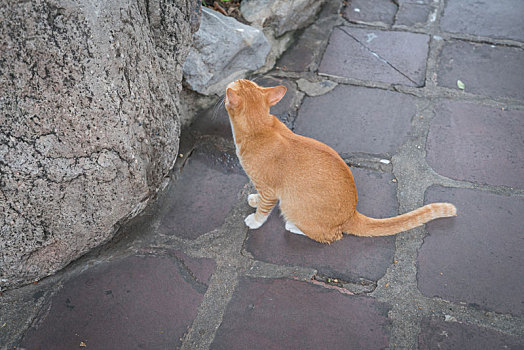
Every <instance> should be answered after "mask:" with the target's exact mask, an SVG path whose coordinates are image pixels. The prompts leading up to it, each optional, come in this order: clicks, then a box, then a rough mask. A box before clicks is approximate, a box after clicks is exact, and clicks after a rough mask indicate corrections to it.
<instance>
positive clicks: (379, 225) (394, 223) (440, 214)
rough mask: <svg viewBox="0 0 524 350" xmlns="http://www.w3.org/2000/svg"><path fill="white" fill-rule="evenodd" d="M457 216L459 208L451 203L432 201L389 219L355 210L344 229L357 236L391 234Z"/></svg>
mask: <svg viewBox="0 0 524 350" xmlns="http://www.w3.org/2000/svg"><path fill="white" fill-rule="evenodd" d="M450 216H457V208H455V206H454V205H453V204H450V203H432V204H428V205H425V206H423V207H421V208H418V209H415V210H413V211H410V212H409V213H405V214H402V215H399V216H395V217H392V218H388V219H373V218H370V217H367V216H365V215H362V214H360V213H359V212H357V211H355V215H353V217H352V218H351V219H350V220H349V221H348V222H347V224H346V225H345V226H344V228H343V231H344V232H346V233H349V234H352V235H356V236H367V237H372V236H390V235H394V234H396V233H399V232H402V231H407V230H410V229H412V228H415V227H418V226H421V225H423V224H425V223H426V222H428V221H431V220H433V219H438V218H445V217H450Z"/></svg>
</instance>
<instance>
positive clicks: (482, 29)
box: [0, 0, 524, 349]
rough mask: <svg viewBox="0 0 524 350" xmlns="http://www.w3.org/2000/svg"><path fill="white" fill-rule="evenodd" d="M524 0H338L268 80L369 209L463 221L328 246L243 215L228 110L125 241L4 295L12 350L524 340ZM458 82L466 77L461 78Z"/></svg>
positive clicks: (123, 235) (2, 316) (0, 340)
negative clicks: (442, 208)
mask: <svg viewBox="0 0 524 350" xmlns="http://www.w3.org/2000/svg"><path fill="white" fill-rule="evenodd" d="M523 17H524V3H523V2H521V1H512V0H501V1H496V2H493V1H487V0H484V1H473V0H471V1H470V0H448V1H443V0H440V1H439V0H434V1H430V0H422V1H414V0H413V1H410V0H400V1H396V2H392V1H389V0H380V1H376V2H373V6H371V5H370V2H369V1H364V0H353V1H352V2H349V3H346V4H343V3H341V2H338V1H328V2H327V3H326V4H325V5H324V7H323V9H322V12H321V13H320V15H319V18H318V19H317V20H316V22H315V23H313V24H312V25H311V26H309V27H308V28H306V29H305V30H303V31H301V32H300V33H299V34H298V36H297V40H296V41H295V43H294V44H293V46H292V47H291V48H290V49H289V50H288V51H286V52H285V53H284V55H283V56H282V57H281V59H280V60H279V61H278V62H277V66H278V67H277V68H276V69H274V70H273V71H271V72H269V73H268V74H266V75H265V76H263V77H257V82H258V83H259V84H261V85H266V86H270V85H276V84H284V85H286V86H287V87H288V94H287V96H286V98H285V99H284V100H283V101H282V102H281V103H280V104H278V105H276V106H275V107H274V109H273V110H272V112H273V113H274V114H275V115H277V116H278V117H279V118H280V119H281V120H283V121H284V122H285V123H286V124H287V125H288V126H289V127H290V128H292V129H293V130H294V131H295V132H297V133H300V134H303V135H307V136H312V137H315V138H317V139H319V140H321V141H323V142H325V143H327V144H329V145H330V146H332V147H333V148H334V149H335V150H336V151H337V152H339V153H340V154H341V156H342V157H343V158H344V160H345V161H346V163H347V164H348V165H349V166H350V167H351V168H352V171H353V173H354V176H355V179H356V183H357V189H358V190H359V200H360V201H359V204H358V208H359V210H360V211H361V212H363V213H364V214H367V215H369V216H374V217H387V216H393V215H397V214H399V213H403V212H406V211H409V210H412V209H414V208H416V207H419V206H421V205H423V204H425V203H430V202H435V201H449V202H452V203H454V204H455V205H456V206H457V208H458V213H459V216H458V217H456V218H452V219H445V220H438V221H434V222H431V223H429V224H427V225H426V226H424V227H421V228H417V229H413V230H410V231H408V232H405V233H401V234H399V235H397V236H395V237H387V238H384V237H377V238H359V237H354V236H345V237H344V238H343V239H342V240H341V241H338V242H336V243H334V244H332V245H322V244H319V243H316V242H314V241H312V240H309V239H308V238H306V237H302V236H297V235H294V234H291V233H289V232H287V231H285V229H284V224H283V221H282V220H281V218H280V217H279V213H278V211H277V210H275V211H274V212H273V213H272V215H271V217H270V219H269V220H268V222H267V223H266V224H265V225H264V226H262V227H261V228H260V229H258V230H248V229H247V227H245V225H244V222H243V218H244V217H245V216H246V215H248V214H249V213H250V212H252V209H251V208H250V207H249V206H248V205H247V201H246V199H247V195H248V194H249V193H252V192H253V187H252V186H251V185H250V184H249V181H248V178H247V177H246V176H245V174H244V173H243V171H242V169H241V168H240V166H239V163H238V161H237V159H236V156H235V151H234V145H233V143H232V138H231V131H230V126H229V122H228V120H227V115H226V113H225V110H224V108H223V107H222V106H221V105H220V102H221V101H218V102H217V105H216V106H215V107H214V108H212V109H210V110H208V111H204V112H202V113H201V114H200V115H199V116H198V117H197V119H196V120H195V121H194V122H193V124H192V125H191V127H190V128H189V129H188V130H185V131H184V132H183V134H182V138H181V147H180V156H179V160H178V161H177V163H176V165H175V169H174V170H173V172H172V175H171V179H170V181H169V182H166V184H167V185H166V187H165V188H164V190H163V191H162V193H160V194H159V198H158V200H156V201H155V202H154V203H150V205H149V206H148V208H147V209H146V211H145V212H144V213H143V214H141V215H140V216H139V217H137V218H136V219H135V220H133V221H132V222H130V223H128V224H126V225H124V226H123V227H121V229H120V230H119V233H118V234H117V236H116V238H115V239H113V240H112V241H111V242H108V243H107V244H106V245H105V246H103V247H101V248H99V249H97V250H96V251H94V252H92V253H90V254H89V255H87V256H85V257H83V258H82V259H80V260H79V261H77V262H75V263H73V264H72V265H71V266H70V267H68V268H66V269H65V270H64V271H62V272H60V273H58V274H56V275H55V276H51V277H49V278H46V279H44V280H42V281H39V282H38V283H35V284H32V285H29V286H26V287H24V288H20V289H17V290H11V291H6V292H4V293H3V294H2V295H1V296H0V308H1V312H0V345H1V348H2V349H13V348H18V349H22V348H24V349H74V348H86V349H168V348H169V349H171V348H182V349H319V348H326V349H385V348H389V349H522V348H524V298H523V296H524V293H523V292H522V291H523V290H524V257H523V255H522V252H523V251H524V219H523V218H522V214H523V213H524V34H523V33H524V27H523V26H524V22H523V21H522V18H523ZM458 80H461V81H462V82H463V83H464V85H465V88H464V90H462V89H460V88H459V87H458V85H457V81H458Z"/></svg>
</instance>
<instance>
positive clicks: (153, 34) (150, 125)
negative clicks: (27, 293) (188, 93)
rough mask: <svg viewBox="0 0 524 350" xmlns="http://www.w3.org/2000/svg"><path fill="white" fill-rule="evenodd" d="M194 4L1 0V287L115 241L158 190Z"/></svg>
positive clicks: (171, 150)
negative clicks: (120, 227)
mask: <svg viewBox="0 0 524 350" xmlns="http://www.w3.org/2000/svg"><path fill="white" fill-rule="evenodd" d="M199 6H200V4H199V2H198V1H195V0H185V1H179V0H177V1H174V0H173V1H171V2H169V1H166V0H149V1H147V0H144V1H141V0H138V1H132V0H127V1H126V0H115V1H89V0H81V1H66V0H48V1H27V2H18V1H8V0H0V290H1V289H5V288H8V287H12V286H15V285H18V284H21V283H27V282H30V281H32V280H35V279H39V278H41V277H43V276H46V275H48V274H51V273H53V272H55V271H57V270H58V269H60V268H62V267H64V266H65V265H67V264H68V263H69V262H71V261H72V260H74V259H76V258H78V257H79V256H80V255H82V254H84V253H85V252H87V251H88V250H89V249H91V248H93V247H95V246H97V245H99V244H101V243H102V242H104V241H106V240H108V239H109V238H111V237H112V235H113V234H114V232H115V229H116V228H117V223H118V222H119V221H122V220H125V219H126V218H129V217H131V216H133V215H136V213H138V212H139V211H140V210H141V209H142V208H143V207H144V206H145V204H146V203H147V201H148V199H149V198H150V197H151V196H152V195H153V194H154V193H155V192H156V190H157V188H158V186H159V185H160V183H161V182H162V179H163V177H164V176H165V175H166V174H167V173H168V171H169V170H170V169H171V167H172V165H173V163H174V160H175V159H176V155H177V150H178V137H179V121H178V114H179V112H178V111H179V105H178V94H179V92H180V90H181V80H182V64H183V62H184V60H185V57H186V55H187V53H188V50H189V45H190V43H191V34H192V30H196V28H198V23H197V24H195V16H194V14H195V13H196V11H198V9H199ZM192 18H193V21H192V20H191V19H192ZM197 21H198V18H197Z"/></svg>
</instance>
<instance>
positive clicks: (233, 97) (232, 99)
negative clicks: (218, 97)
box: [226, 88, 240, 108]
mask: <svg viewBox="0 0 524 350" xmlns="http://www.w3.org/2000/svg"><path fill="white" fill-rule="evenodd" d="M239 103H240V98H239V97H238V94H237V93H236V92H235V90H233V89H231V88H227V90H226V107H229V108H236V107H237V106H238V105H239Z"/></svg>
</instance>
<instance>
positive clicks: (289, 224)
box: [286, 221, 306, 236]
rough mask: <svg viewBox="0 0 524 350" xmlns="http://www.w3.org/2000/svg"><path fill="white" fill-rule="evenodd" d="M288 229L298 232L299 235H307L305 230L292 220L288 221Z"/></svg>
mask: <svg viewBox="0 0 524 350" xmlns="http://www.w3.org/2000/svg"><path fill="white" fill-rule="evenodd" d="M286 230H288V231H289V232H291V233H296V234H297V235H303V236H305V235H306V234H305V233H304V232H302V231H300V229H299V228H298V227H297V225H295V224H294V223H292V222H291V221H286Z"/></svg>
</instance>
